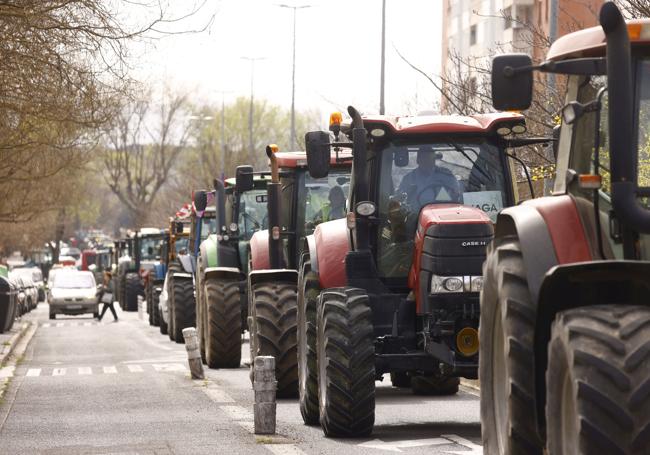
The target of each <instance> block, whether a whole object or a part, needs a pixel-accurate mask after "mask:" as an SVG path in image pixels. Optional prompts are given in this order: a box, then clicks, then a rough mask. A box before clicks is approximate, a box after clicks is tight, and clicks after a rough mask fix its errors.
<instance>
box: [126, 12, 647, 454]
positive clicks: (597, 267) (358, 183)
mask: <svg viewBox="0 0 650 455" xmlns="http://www.w3.org/2000/svg"><path fill="white" fill-rule="evenodd" d="M600 19H601V24H602V25H601V26H600V27H595V28H592V29H588V30H584V31H581V32H577V33H575V34H569V35H567V36H565V37H563V38H561V39H559V40H558V41H557V42H556V43H554V44H553V45H552V47H551V49H550V51H549V54H548V56H547V59H546V60H545V61H544V62H542V63H541V64H537V65H534V64H533V63H532V61H531V59H530V57H528V56H527V55H523V54H509V55H502V56H497V57H496V58H495V59H494V61H493V73H492V91H493V103H494V106H495V107H496V108H497V109H498V110H499V111H501V112H499V113H485V114H477V115H471V116H407V117H389V116H370V115H361V114H360V113H359V112H358V111H357V110H356V109H355V108H353V107H350V108H348V114H349V119H348V120H344V119H343V116H342V115H341V114H340V113H335V114H333V115H332V116H331V118H330V128H329V131H313V132H309V133H307V134H306V136H305V144H306V151H302V152H293V151H292V152H281V151H278V150H277V147H275V146H273V145H270V146H268V147H267V148H266V150H265V152H266V155H267V157H268V159H269V169H268V170H264V171H254V169H253V168H252V167H251V166H247V165H242V166H239V167H237V170H236V175H235V177H234V178H230V179H226V180H225V181H220V180H215V181H214V188H213V189H210V190H197V191H195V192H194V194H193V198H192V204H191V205H190V206H188V207H184V208H183V209H182V210H180V211H179V212H178V213H177V214H176V216H175V217H174V218H173V219H171V221H170V226H169V227H168V229H166V230H155V231H154V230H144V229H143V230H141V231H139V232H138V233H136V234H134V235H133V236H132V237H131V238H128V239H124V240H123V241H121V242H118V243H117V244H116V248H115V250H116V261H117V262H118V263H119V267H118V270H119V274H118V275H119V286H118V295H119V301H120V305H122V308H124V309H126V310H133V309H135V308H134V305H137V295H142V296H144V300H145V301H146V305H147V311H148V313H149V317H150V323H151V324H152V325H157V326H160V331H161V333H168V334H169V337H170V339H172V340H175V341H176V342H182V336H181V335H180V333H181V330H182V329H183V328H185V327H188V326H196V327H197V329H198V333H199V339H200V345H201V355H202V357H203V360H204V362H205V363H206V364H207V365H208V366H209V367H210V368H239V367H240V364H241V352H242V340H243V336H242V335H243V334H244V332H248V333H249V334H250V340H249V346H250V358H251V359H252V358H254V357H255V356H258V355H272V356H274V357H275V358H276V365H277V366H276V376H277V380H278V385H277V394H278V396H279V397H285V398H291V397H297V398H298V401H299V406H300V411H301V414H302V417H303V420H304V423H305V424H307V425H318V424H320V426H321V427H322V429H323V431H324V433H325V434H326V435H327V436H330V437H364V436H368V435H369V434H370V433H371V432H372V429H373V425H374V421H375V381H377V380H381V379H383V378H384V377H385V376H386V377H390V380H391V382H392V385H393V386H394V387H401V388H410V389H412V391H413V393H415V394H431V395H452V394H455V393H457V392H458V390H459V378H470V379H476V378H480V381H481V420H482V434H483V442H484V445H485V450H486V453H490V454H493V453H494V454H535V453H539V454H541V453H543V452H544V450H545V448H546V449H547V450H548V453H551V454H573V453H590V454H591V453H625V454H631V453H635V454H636V453H639V454H641V453H648V450H649V448H650V412H649V410H650V308H649V306H648V305H649V302H650V299H649V298H648V296H650V279H649V278H650V263H648V262H647V260H648V253H649V252H650V242H649V241H648V238H649V237H648V235H647V234H648V233H649V232H650V212H649V211H648V210H649V209H648V198H650V181H649V180H648V177H647V175H648V171H649V170H650V169H649V168H648V166H649V165H648V163H649V162H650V155H648V151H647V150H648V149H647V144H648V143H650V127H648V126H647V120H648V118H649V117H650V108H649V107H648V106H650V103H649V102H648V100H650V88H649V87H650V58H649V57H647V55H650V53H649V50H650V20H637V21H632V22H627V23H626V22H625V21H624V20H623V18H622V16H621V14H620V12H619V10H618V8H617V7H616V6H615V5H614V4H613V3H611V2H606V3H605V5H604V6H603V9H602V11H601V13H600ZM534 71H539V72H544V73H553V74H556V75H563V76H566V77H565V78H564V79H562V81H564V82H560V83H564V84H566V88H567V104H566V106H565V107H564V109H563V110H562V124H561V127H560V128H559V129H557V133H558V134H555V135H554V137H549V138H544V137H543V138H537V137H531V136H529V135H526V134H525V133H526V131H527V128H526V123H525V117H524V116H523V115H522V114H520V113H517V112H513V111H521V110H524V109H526V108H528V107H529V105H530V104H531V93H532V87H533V82H534V78H533V72H534ZM558 80H559V79H558ZM541 143H544V144H547V145H548V144H553V147H552V149H553V154H554V156H555V160H556V166H557V177H556V181H555V185H554V189H553V195H552V196H548V197H541V198H537V199H533V200H531V201H526V202H523V203H522V201H521V200H520V199H519V196H518V191H517V185H516V179H517V177H518V176H517V175H516V171H515V162H517V160H518V158H517V156H516V154H515V153H514V150H515V149H516V148H518V147H523V146H529V145H532V144H541ZM216 173H217V170H215V174H216ZM118 250H119V251H118ZM120 252H122V253H123V254H121V253H120ZM432 412H435V410H432Z"/></svg>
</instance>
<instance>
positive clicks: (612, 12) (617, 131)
mask: <svg viewBox="0 0 650 455" xmlns="http://www.w3.org/2000/svg"><path fill="white" fill-rule="evenodd" d="M600 24H601V26H602V27H603V31H604V32H605V37H606V40H607V81H608V82H607V84H608V88H607V90H608V92H609V116H608V117H609V119H608V121H609V135H610V143H611V146H610V150H612V153H611V158H610V159H611V170H612V205H613V207H614V211H615V212H616V214H617V215H618V217H619V218H620V220H621V222H622V224H623V234H624V249H625V251H626V253H625V256H626V259H635V257H633V255H634V250H635V247H634V245H633V243H634V239H633V237H634V233H632V232H630V231H629V230H630V229H633V230H636V231H638V232H642V233H648V232H650V211H648V210H647V209H645V208H643V207H642V206H641V204H639V201H638V200H637V194H636V193H637V175H636V170H637V165H638V153H637V151H636V150H635V148H634V144H635V141H634V138H633V135H634V127H633V119H634V114H633V109H634V102H633V95H632V90H633V86H632V80H633V78H632V63H631V52H630V38H629V35H628V32H627V25H626V24H625V20H624V19H623V15H622V14H621V12H620V10H619V9H618V7H617V6H616V5H615V4H614V2H606V3H605V4H604V5H603V6H602V8H601V9H600ZM626 231H627V233H626Z"/></svg>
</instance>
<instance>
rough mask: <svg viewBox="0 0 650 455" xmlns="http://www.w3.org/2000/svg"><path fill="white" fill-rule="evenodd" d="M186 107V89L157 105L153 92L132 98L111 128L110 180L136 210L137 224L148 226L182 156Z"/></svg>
mask: <svg viewBox="0 0 650 455" xmlns="http://www.w3.org/2000/svg"><path fill="white" fill-rule="evenodd" d="M186 108H187V97H186V96H185V95H170V96H168V97H166V99H165V100H164V101H163V102H162V103H161V104H160V105H158V106H157V107H155V108H154V103H153V101H152V99H151V95H150V94H148V95H147V96H146V97H144V98H142V99H139V100H136V101H128V102H127V103H126V104H125V105H124V106H123V107H122V109H121V110H120V112H119V113H118V114H117V115H115V120H114V121H113V122H112V123H111V127H110V128H109V129H107V130H106V133H105V137H106V146H105V148H104V151H103V164H104V168H105V169H104V176H105V180H106V183H107V184H108V187H109V188H110V189H111V191H112V192H113V193H114V194H115V195H116V196H117V197H118V199H119V200H120V202H121V203H122V204H123V205H124V207H125V208H126V209H127V210H128V211H129V212H130V213H131V221H132V225H133V227H141V226H142V224H143V223H144V221H145V219H146V215H147V213H148V211H149V210H150V207H151V204H152V203H153V202H154V200H155V199H156V196H157V195H158V192H159V191H160V189H161V188H162V187H163V185H164V184H165V183H166V182H167V180H168V179H169V176H170V172H171V171H172V168H173V166H174V164H175V163H176V161H177V158H178V156H179V155H180V153H181V152H182V151H183V150H185V149H186V146H187V140H188V137H189V130H190V124H189V122H188V121H187V117H188V111H187V110H186ZM150 125H152V126H150Z"/></svg>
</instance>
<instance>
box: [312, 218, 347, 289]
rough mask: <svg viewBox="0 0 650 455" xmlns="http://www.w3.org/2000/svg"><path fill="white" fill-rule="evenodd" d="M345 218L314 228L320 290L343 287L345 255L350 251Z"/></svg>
mask: <svg viewBox="0 0 650 455" xmlns="http://www.w3.org/2000/svg"><path fill="white" fill-rule="evenodd" d="M348 232H349V231H348V226H347V221H346V219H345V218H341V219H340V220H333V221H328V222H326V223H321V224H319V225H318V226H316V230H315V231H314V240H315V241H316V257H317V259H318V277H319V280H320V287H321V289H327V288H335V287H341V286H345V285H346V284H347V278H346V274H345V255H346V254H347V253H348V251H350V239H349V235H348Z"/></svg>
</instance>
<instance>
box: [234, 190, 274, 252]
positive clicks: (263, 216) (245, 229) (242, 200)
mask: <svg viewBox="0 0 650 455" xmlns="http://www.w3.org/2000/svg"><path fill="white" fill-rule="evenodd" d="M237 224H238V225H239V232H240V233H241V234H242V235H243V237H244V239H245V240H250V238H251V237H252V236H253V234H254V233H255V232H257V231H259V230H261V229H266V228H267V224H268V215H267V211H266V189H257V190H252V191H247V192H246V193H244V194H242V195H241V196H240V197H239V215H238V220H237Z"/></svg>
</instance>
